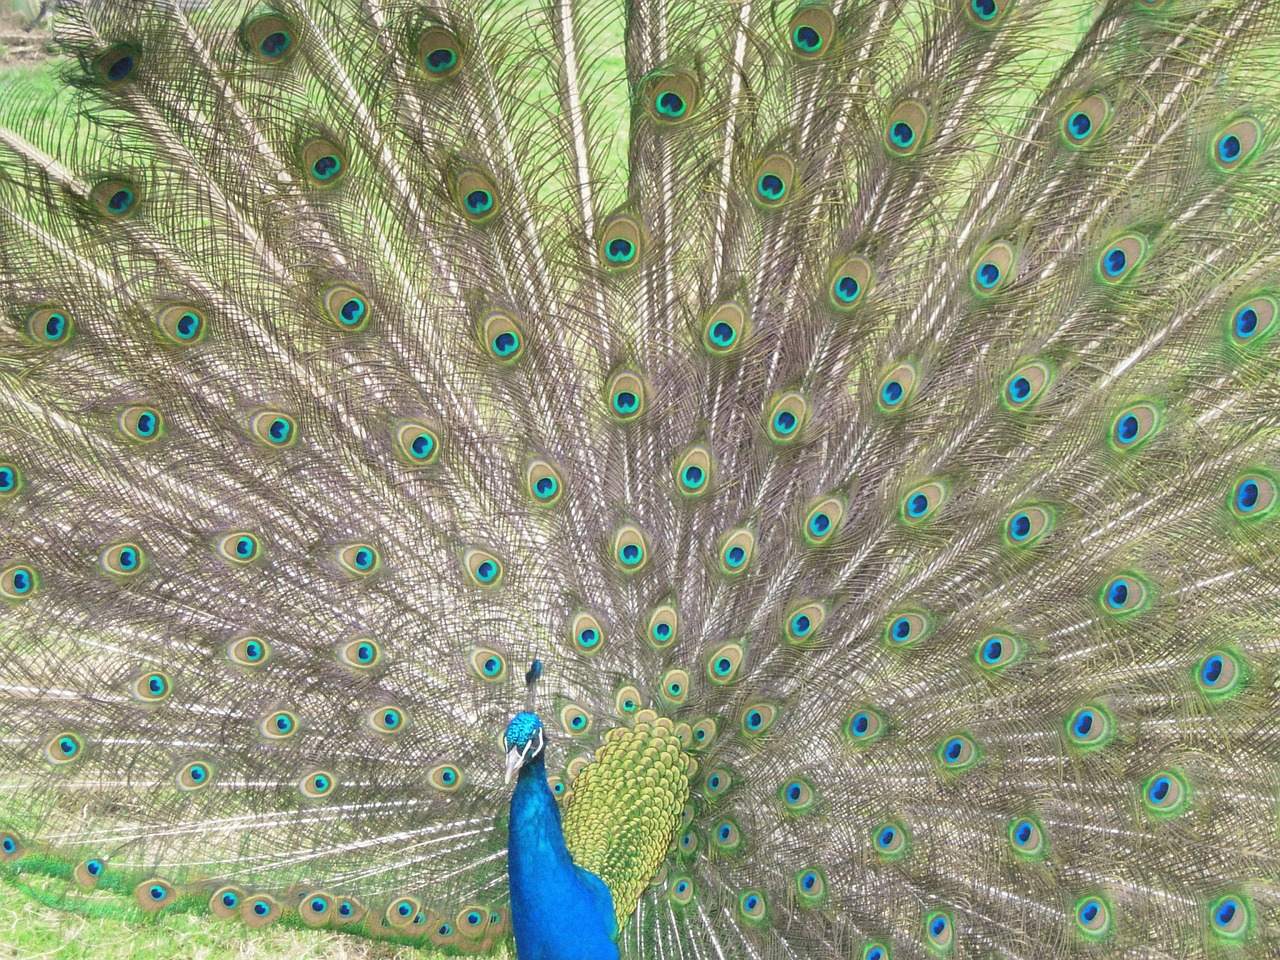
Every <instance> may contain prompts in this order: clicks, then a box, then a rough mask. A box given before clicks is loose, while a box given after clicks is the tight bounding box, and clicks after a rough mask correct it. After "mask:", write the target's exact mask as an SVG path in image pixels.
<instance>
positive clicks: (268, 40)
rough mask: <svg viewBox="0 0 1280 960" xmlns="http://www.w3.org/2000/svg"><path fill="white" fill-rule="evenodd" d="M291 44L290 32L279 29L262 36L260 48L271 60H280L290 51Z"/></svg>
mask: <svg viewBox="0 0 1280 960" xmlns="http://www.w3.org/2000/svg"><path fill="white" fill-rule="evenodd" d="M290 46H291V41H290V39H289V34H287V33H285V32H284V31H283V30H277V31H276V32H275V33H269V34H267V35H266V36H265V37H263V38H262V42H261V43H259V44H258V50H259V51H260V52H261V53H262V55H263V56H264V57H266V58H268V59H269V60H278V59H280V58H281V57H283V56H284V55H285V54H286V53H287V52H288V51H289V47H290Z"/></svg>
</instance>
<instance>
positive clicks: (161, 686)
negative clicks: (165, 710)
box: [129, 670, 173, 703]
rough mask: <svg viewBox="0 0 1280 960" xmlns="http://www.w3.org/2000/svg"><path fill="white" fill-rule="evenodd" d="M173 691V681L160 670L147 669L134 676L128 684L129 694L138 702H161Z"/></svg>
mask: <svg viewBox="0 0 1280 960" xmlns="http://www.w3.org/2000/svg"><path fill="white" fill-rule="evenodd" d="M172 693H173V681H171V680H170V679H169V675H168V674H167V673H164V672H163V671H160V670H147V671H146V672H144V673H141V674H139V675H138V676H136V677H134V678H133V680H132V682H130V684H129V695H130V696H132V697H133V699H135V700H137V701H138V702H139V703H162V702H163V701H165V700H168V699H169V697H170V696H171V695H172Z"/></svg>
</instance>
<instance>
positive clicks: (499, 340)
mask: <svg viewBox="0 0 1280 960" xmlns="http://www.w3.org/2000/svg"><path fill="white" fill-rule="evenodd" d="M519 345H520V340H519V338H518V337H517V336H516V335H515V334H514V333H512V332H511V331H509V330H504V331H503V332H502V333H500V334H498V335H497V336H496V337H494V338H493V352H494V353H496V354H497V355H498V356H500V357H509V356H511V354H513V353H515V352H516V347H518V346H519Z"/></svg>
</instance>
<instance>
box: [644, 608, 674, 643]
mask: <svg viewBox="0 0 1280 960" xmlns="http://www.w3.org/2000/svg"><path fill="white" fill-rule="evenodd" d="M679 625H680V620H679V614H678V613H677V611H676V608H675V606H674V605H673V604H670V603H663V604H659V605H658V606H657V607H655V608H654V611H653V613H651V614H649V620H648V622H647V624H646V625H645V639H646V640H648V642H649V645H650V646H653V647H657V648H659V649H661V648H662V647H666V646H670V644H671V643H673V642H674V641H675V639H676V634H677V632H678V630H679Z"/></svg>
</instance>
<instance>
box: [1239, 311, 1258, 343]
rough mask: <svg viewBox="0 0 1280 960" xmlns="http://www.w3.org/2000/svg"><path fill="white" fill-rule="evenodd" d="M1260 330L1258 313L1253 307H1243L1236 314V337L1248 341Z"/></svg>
mask: <svg viewBox="0 0 1280 960" xmlns="http://www.w3.org/2000/svg"><path fill="white" fill-rule="evenodd" d="M1257 329H1258V311H1256V310H1254V309H1253V307H1243V308H1242V309H1241V310H1240V312H1239V313H1237V314H1236V336H1237V337H1239V338H1240V339H1241V340H1247V339H1249V337H1251V336H1253V333H1254V331H1255V330H1257Z"/></svg>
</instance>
